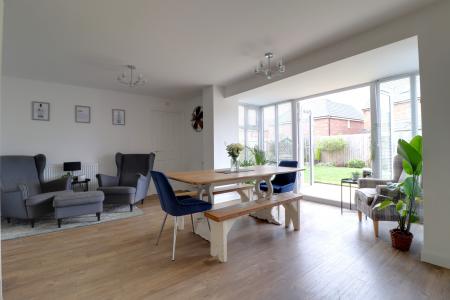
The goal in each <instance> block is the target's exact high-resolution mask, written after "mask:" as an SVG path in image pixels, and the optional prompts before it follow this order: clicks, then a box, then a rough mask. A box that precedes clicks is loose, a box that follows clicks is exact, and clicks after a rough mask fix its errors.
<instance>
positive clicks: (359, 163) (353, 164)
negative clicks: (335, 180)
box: [347, 159, 366, 169]
mask: <svg viewBox="0 0 450 300" xmlns="http://www.w3.org/2000/svg"><path fill="white" fill-rule="evenodd" d="M347 166H348V167H349V168H358V169H361V168H364V167H365V166H366V163H365V162H364V161H363V160H360V159H351V160H349V161H348V162H347Z"/></svg>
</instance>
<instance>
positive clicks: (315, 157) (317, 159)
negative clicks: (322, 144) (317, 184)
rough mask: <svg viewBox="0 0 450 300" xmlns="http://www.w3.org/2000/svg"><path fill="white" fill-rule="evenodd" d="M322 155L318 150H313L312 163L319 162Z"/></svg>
mask: <svg viewBox="0 0 450 300" xmlns="http://www.w3.org/2000/svg"><path fill="white" fill-rule="evenodd" d="M321 154H322V153H321V152H320V149H319V148H316V149H314V161H320V158H321V156H322V155H321Z"/></svg>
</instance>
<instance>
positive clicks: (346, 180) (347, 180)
mask: <svg viewBox="0 0 450 300" xmlns="http://www.w3.org/2000/svg"><path fill="white" fill-rule="evenodd" d="M344 184H347V186H348V187H349V189H350V199H349V202H350V210H352V185H353V184H355V185H357V184H358V180H353V178H343V179H341V215H342V213H343V192H342V187H343V186H344Z"/></svg>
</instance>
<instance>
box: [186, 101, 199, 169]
mask: <svg viewBox="0 0 450 300" xmlns="http://www.w3.org/2000/svg"><path fill="white" fill-rule="evenodd" d="M182 105H183V118H182V125H183V129H184V130H183V145H182V157H183V162H184V167H183V170H186V171H193V170H202V169H203V166H204V160H203V158H204V157H203V133H204V132H203V131H200V132H197V131H195V130H194V129H193V128H192V125H191V121H190V120H191V118H192V112H193V110H194V108H195V107H196V106H199V105H200V106H201V105H203V102H202V97H200V96H199V97H195V98H192V99H188V100H185V101H183V103H182Z"/></svg>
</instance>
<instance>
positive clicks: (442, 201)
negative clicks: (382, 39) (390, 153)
mask: <svg viewBox="0 0 450 300" xmlns="http://www.w3.org/2000/svg"><path fill="white" fill-rule="evenodd" d="M422 22H423V23H422V26H421V28H420V31H419V58H420V75H421V78H420V80H421V92H422V99H423V102H422V123H423V124H422V125H423V136H424V146H423V151H424V175H423V184H424V192H425V206H424V210H425V217H424V219H425V226H424V248H423V251H422V259H423V260H425V261H427V262H430V263H434V264H437V265H441V266H445V267H447V268H450V194H449V192H448V184H449V179H450V158H449V153H450V131H449V130H448V128H449V120H450V33H449V32H450V1H443V2H441V4H440V5H438V6H436V7H435V8H434V9H433V10H429V11H427V12H425V13H424V16H423V19H422Z"/></svg>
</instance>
